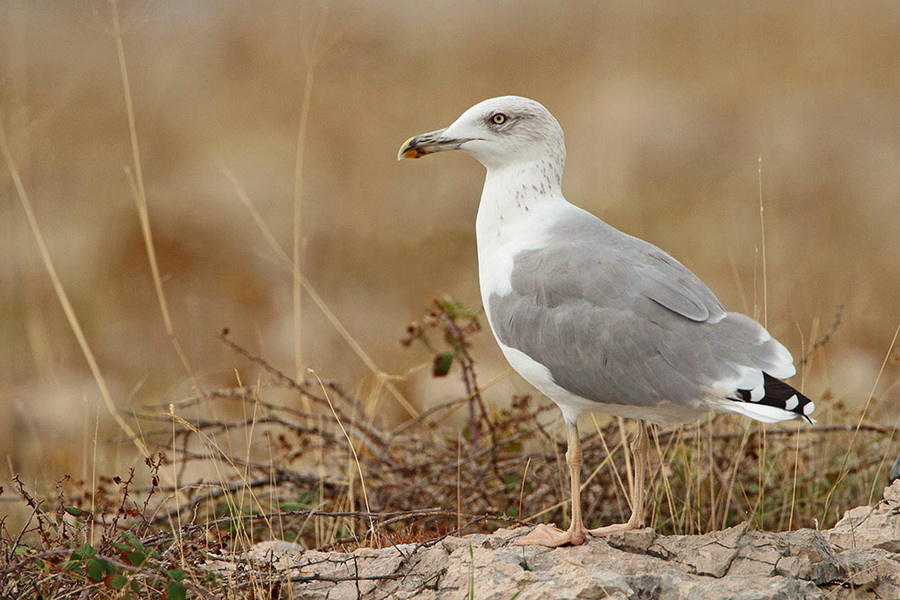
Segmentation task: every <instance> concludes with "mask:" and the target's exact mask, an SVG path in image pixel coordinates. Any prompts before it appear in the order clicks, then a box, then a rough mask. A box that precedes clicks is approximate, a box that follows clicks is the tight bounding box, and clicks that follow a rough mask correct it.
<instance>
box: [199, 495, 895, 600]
mask: <svg viewBox="0 0 900 600" xmlns="http://www.w3.org/2000/svg"><path fill="white" fill-rule="evenodd" d="M527 531H528V529H527V528H517V529H501V530H498V531H496V532H494V533H493V534H490V535H485V534H475V535H469V536H465V537H447V538H444V539H442V540H439V541H436V542H432V543H424V544H403V545H399V546H394V547H391V548H383V549H378V550H373V549H368V548H362V549H359V550H356V551H355V552H352V553H340V552H327V553H326V552H316V551H310V550H304V549H303V548H302V547H301V546H299V545H296V544H290V543H287V542H277V541H273V542H264V543H261V544H257V545H256V546H254V547H253V548H252V549H251V550H250V551H249V552H248V553H247V554H246V556H245V559H246V562H247V563H249V564H250V565H252V568H253V569H254V571H255V572H256V573H257V574H260V573H263V574H264V573H266V572H268V573H272V574H277V575H278V576H280V577H281V581H282V582H283V583H282V585H281V587H280V588H279V589H280V590H281V597H284V598H308V599H310V600H317V599H323V600H324V599H326V598H327V599H328V600H356V599H358V598H367V599H368V598H372V599H384V600H388V599H390V600H393V599H397V600H403V599H411V598H417V599H422V600H450V599H454V600H456V599H460V598H468V597H470V594H471V597H474V598H476V599H477V600H510V599H511V598H516V599H517V600H562V599H571V600H593V599H600V598H604V599H609V600H618V599H626V598H629V599H632V598H634V599H642V600H675V599H681V598H722V599H734V600H768V599H783V600H795V599H809V600H812V599H819V598H822V599H824V598H829V599H839V600H844V599H846V600H861V599H864V598H873V599H874V598H900V481H896V482H894V484H893V486H892V487H890V488H886V489H885V498H884V500H882V501H880V502H879V503H877V504H876V505H874V506H871V507H868V506H867V507H859V508H855V509H852V510H849V511H847V512H846V513H845V515H844V517H843V518H842V519H841V521H840V522H838V523H837V524H836V525H835V527H834V528H832V529H830V530H827V531H821V532H820V531H814V530H810V529H801V530H798V531H789V532H784V533H770V532H765V531H753V530H751V529H750V528H749V526H748V525H747V524H746V523H744V524H741V525H738V526H736V527H731V528H729V529H725V530H723V531H716V532H713V533H709V534H706V535H699V536H660V535H657V534H656V533H654V532H653V531H652V530H649V529H641V530H637V531H631V532H627V533H624V534H619V535H616V536H612V537H610V538H606V539H590V540H588V542H587V543H586V544H584V545H582V546H578V547H566V548H557V549H553V550H551V549H547V548H537V547H519V546H513V545H512V541H513V540H515V539H516V538H518V537H520V536H522V535H524V534H525V533H526V532H527ZM226 566H227V565H225V564H224V563H219V564H217V565H215V568H216V569H217V570H218V571H219V572H223V570H224V569H225V567H226ZM211 567H212V565H211ZM231 568H232V569H233V570H234V569H238V568H243V569H246V568H248V567H247V566H246V564H245V565H235V564H232V565H231ZM273 580H274V579H273Z"/></svg>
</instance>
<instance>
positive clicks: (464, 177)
mask: <svg viewBox="0 0 900 600" xmlns="http://www.w3.org/2000/svg"><path fill="white" fill-rule="evenodd" d="M839 4H840V5H839ZM119 10H120V15H121V19H122V24H123V36H124V48H125V53H126V58H127V61H128V68H129V72H130V77H131V87H132V95H133V100H134V105H135V111H136V122H137V131H138V138H139V144H140V149H141V153H142V159H143V160H142V166H143V174H144V179H145V182H146V187H147V197H148V202H149V211H150V220H151V225H152V228H153V233H154V235H155V239H156V243H157V250H158V257H159V262H160V267H161V270H162V273H163V278H164V285H165V290H166V294H167V297H168V300H169V303H170V308H171V310H172V314H173V319H174V324H175V330H176V333H177V335H178V336H179V339H180V340H181V341H182V343H183V344H184V345H185V348H186V352H187V355H188V357H189V360H190V362H191V364H192V365H193V367H194V369H195V371H196V373H197V374H198V376H199V378H200V380H201V381H202V383H203V385H204V386H205V387H207V388H208V389H212V388H215V387H218V386H227V385H234V384H235V383H236V378H235V369H246V367H247V361H246V360H244V359H242V358H240V357H238V356H236V355H234V354H233V353H232V352H231V351H230V350H228V349H227V348H226V347H225V346H224V345H223V344H222V343H221V342H220V341H219V340H217V339H216V335H217V334H218V333H219V331H221V330H222V329H223V328H225V327H228V328H230V330H231V332H232V337H233V338H234V339H235V340H237V341H239V342H241V343H243V344H244V345H246V346H247V347H249V348H251V349H252V350H253V351H255V352H259V353H260V354H262V355H264V356H265V357H267V359H268V360H269V361H270V362H272V364H274V365H275V366H277V367H279V368H282V369H283V370H285V371H287V372H292V371H293V369H294V366H293V361H294V359H293V356H294V355H293V352H294V342H293V335H294V333H293V323H292V310H291V293H292V282H291V275H290V273H289V271H287V270H286V269H285V268H284V266H283V264H282V263H281V262H279V260H278V258H277V257H276V255H275V253H274V252H273V250H272V248H271V247H270V246H269V245H268V243H267V242H266V240H265V239H264V237H263V235H262V234H261V233H260V231H259V229H258V228H257V226H256V224H255V223H254V221H253V218H252V216H251V214H250V212H248V210H247V208H246V207H245V206H244V205H243V204H242V202H241V201H240V200H239V198H238V194H237V192H236V189H235V186H234V185H233V184H232V182H231V181H229V179H228V177H226V175H225V174H224V172H223V169H224V170H227V171H229V172H231V173H233V174H234V176H235V177H236V178H237V180H238V181H239V182H240V185H241V187H242V188H243V189H244V190H245V192H246V194H247V195H248V196H249V198H250V199H251V200H252V202H253V204H254V206H255V207H256V210H258V212H259V214H260V215H261V216H262V218H263V219H264V220H265V221H266V222H267V223H268V225H269V226H270V227H271V229H272V231H273V233H274V235H275V237H276V238H277V240H278V241H279V243H280V244H281V246H282V247H283V248H284V249H285V250H288V251H289V250H290V247H291V243H292V242H291V235H292V218H293V202H294V200H293V196H294V186H295V180H294V175H295V170H294V163H295V157H296V150H297V140H298V124H299V119H300V109H301V101H302V97H303V90H304V84H305V82H306V81H307V78H308V77H310V74H311V73H312V75H313V76H314V79H313V81H312V96H311V104H310V120H309V130H308V139H307V142H306V146H305V149H306V154H305V162H304V192H305V193H304V204H303V228H304V234H305V254H304V262H303V269H304V272H305V274H306V275H307V277H308V278H309V280H310V281H311V282H312V284H313V285H314V286H315V288H316V289H317V290H318V292H319V293H320V294H321V296H322V297H323V299H324V301H325V303H326V304H327V305H328V307H329V308H330V309H331V310H332V311H333V312H334V313H335V314H336V315H337V317H338V318H339V319H340V320H341V321H342V322H343V324H344V325H345V326H346V328H347V329H348V331H349V332H350V333H351V335H352V336H353V337H354V338H355V339H356V340H357V341H358V342H359V343H360V345H361V346H362V347H363V348H365V350H366V351H367V352H368V353H369V354H370V355H371V356H372V357H373V359H374V360H375V362H376V363H377V365H378V367H379V368H380V369H381V370H383V371H384V372H385V373H389V374H394V375H398V376H401V377H403V379H401V380H399V381H398V386H399V387H400V389H401V390H402V391H403V392H404V393H405V394H406V395H407V396H408V397H409V399H410V400H411V401H412V402H413V403H414V404H416V405H417V406H426V405H428V404H429V403H432V402H435V401H437V400H443V399H447V398H448V397H451V396H454V395H459V394H461V389H460V387H459V385H458V384H457V383H456V382H455V381H454V380H450V381H447V382H443V383H442V385H437V386H436V385H434V384H433V383H432V382H430V381H429V378H428V376H427V370H426V369H422V368H421V367H422V365H424V364H426V363H427V361H428V356H427V354H426V353H425V352H424V351H423V350H421V349H419V350H416V349H404V348H403V347H401V345H400V344H399V343H398V340H399V339H400V338H401V337H402V336H403V334H404V330H405V327H406V325H407V323H409V322H410V321H411V320H413V319H416V318H418V317H419V316H420V315H421V314H422V311H423V309H424V307H425V306H426V305H427V304H428V303H429V301H430V299H431V298H433V297H435V296H437V295H444V294H448V295H451V296H453V297H455V298H458V299H460V300H462V301H464V302H466V303H467V304H469V305H471V306H475V307H477V306H478V305H479V303H480V301H479V297H478V292H477V271H476V260H475V240H474V218H475V211H476V208H477V201H478V196H479V193H480V189H481V183H482V177H483V171H482V168H481V167H480V165H478V164H477V163H475V161H473V160H472V159H470V158H469V157H466V156H464V155H462V154H459V155H441V156H439V157H431V158H429V159H426V160H422V161H415V162H412V161H408V162H403V163H398V162H397V160H396V151H397V148H398V147H399V145H400V144H401V143H402V142H403V141H404V140H405V139H406V138H408V137H409V136H411V135H413V134H416V133H421V132H424V131H430V130H432V129H437V128H439V127H443V126H446V125H448V124H449V123H451V122H452V121H453V120H454V119H455V118H456V117H457V116H458V115H459V114H460V113H461V112H462V111H463V110H465V109H466V108H468V107H469V106H470V105H472V104H474V103H476V102H478V101H480V100H482V99H484V98H487V97H491V96H497V95H503V94H519V95H524V96H529V97H532V98H535V99H537V100H539V101H541V102H542V103H544V104H545V105H546V106H547V107H548V108H549V109H550V110H551V111H552V112H553V113H554V114H555V115H556V117H557V118H558V119H559V120H560V122H561V123H562V126H563V128H564V130H565V132H566V136H567V144H568V148H569V162H568V167H567V171H566V181H565V184H564V191H565V192H566V194H567V196H568V198H569V199H570V200H571V201H573V202H575V203H577V204H580V205H581V206H583V207H585V208H587V209H589V210H591V211H593V212H595V213H596V214H598V215H600V216H601V217H602V218H604V219H605V220H606V221H608V222H610V223H611V224H613V225H615V226H616V227H619V228H620V229H623V230H624V231H626V232H628V233H631V234H634V235H637V236H640V237H643V238H646V239H648V240H650V241H652V242H654V243H656V244H657V245H659V246H661V247H663V248H664V249H666V250H667V251H669V252H671V253H672V254H673V255H674V256H676V257H677V258H678V259H679V260H681V261H682V262H684V263H685V264H686V265H688V267H690V268H691V269H693V270H694V271H695V272H696V273H697V274H698V275H700V276H701V277H702V278H703V279H704V280H705V281H706V282H707V283H708V284H709V285H710V286H711V287H712V289H713V290H714V291H715V292H716V293H717V294H718V295H719V297H720V299H721V300H722V301H723V303H724V304H725V305H726V307H727V308H729V309H731V310H738V311H743V312H747V313H749V314H752V315H755V316H757V317H758V318H763V307H762V305H763V285H762V274H763V273H762V257H761V249H762V246H761V231H760V230H761V228H760V208H759V201H760V200H759V199H760V193H761V194H762V199H763V203H764V206H765V213H764V214H765V236H766V238H765V241H766V243H765V253H766V260H767V282H768V288H767V292H768V305H767V313H766V317H767V320H768V325H769V328H770V330H771V331H772V332H773V333H774V334H775V335H776V336H778V337H779V338H780V339H781V340H782V341H783V342H784V343H785V344H786V345H787V346H788V347H789V348H790V349H791V351H792V352H793V353H794V355H795V357H797V358H799V357H800V356H802V355H804V354H805V353H806V351H807V350H808V349H809V348H810V346H811V344H812V343H813V342H814V341H815V340H816V339H817V338H819V337H821V336H822V335H823V334H824V333H825V332H826V331H827V330H828V329H829V328H830V327H831V324H832V322H833V320H834V315H835V312H836V310H837V308H838V306H840V305H843V306H844V309H843V313H842V315H841V325H840V327H839V328H838V330H837V332H836V333H835V335H834V337H833V339H832V340H831V341H830V343H829V344H827V345H826V346H825V347H824V348H823V349H822V350H821V351H820V352H819V353H817V354H816V355H815V357H814V358H813V359H812V360H811V362H810V363H809V364H808V365H807V366H806V367H805V368H804V369H803V370H802V371H801V375H800V378H799V379H797V380H796V382H797V384H798V385H799V384H802V385H803V387H804V389H805V390H806V391H807V393H809V394H810V395H812V396H815V397H817V398H819V397H823V398H824V399H823V400H822V401H821V402H819V403H818V404H819V407H820V408H819V411H820V412H819V416H820V418H821V419H823V420H825V421H829V420H845V421H850V422H854V423H855V421H856V419H857V418H858V417H859V414H860V410H861V408H862V406H863V405H864V404H865V402H866V400H867V398H868V397H869V394H870V392H872V391H873V390H874V392H875V395H874V404H873V405H872V406H871V407H870V408H869V411H868V416H867V418H868V419H870V420H873V421H877V422H880V423H882V424H885V425H889V426H894V425H896V422H897V418H898V415H900V409H898V405H900V385H898V381H900V355H898V351H897V349H896V348H893V349H892V347H891V340H892V338H893V336H894V334H895V331H896V328H897V326H898V323H900V308H898V307H900V4H898V3H897V2H895V1H893V0H884V1H882V2H854V3H830V2H820V3H783V2H753V3H750V2H724V1H723V2H712V3H710V2H687V1H679V0H674V1H672V0H665V1H664V0H658V1H649V2H594V1H588V0H585V1H580V2H542V1H537V0H535V1H532V2H507V1H504V2H480V1H479V2H468V1H459V0H452V1H451V0H447V1H443V0H428V1H425V2H411V1H410V2H407V1H403V2H381V1H374V0H371V1H363V0H358V1H336V2H327V3H316V2H268V3H260V2H252V3H251V2H240V1H225V0H216V1H211V0H210V1H205V2H179V1H172V0H147V1H141V2H122V3H121V4H120V5H119ZM111 23H112V22H111V18H110V7H109V4H108V3H107V2H105V1H101V0H96V1H89V0H84V1H80V2H57V1H53V0H47V1H40V0H0V118H2V120H3V124H4V127H5V129H6V132H7V136H8V138H9V140H10V146H11V149H12V152H13V154H14V157H15V160H16V162H17V165H18V168H19V169H20V170H21V172H22V175H23V178H24V184H25V187H26V188H27V191H28V193H29V194H30V196H31V200H32V202H33V203H34V206H35V211H36V213H37V218H38V220H39V222H40V225H41V227H42V228H43V231H44V234H45V235H46V237H47V239H48V242H49V245H50V252H51V254H52V256H53V258H54V260H55V261H56V265H57V268H58V270H59V273H60V277H61V279H62V282H63V284H64V285H65V287H66V289H67V291H68V293H69V294H70V297H71V299H72V301H73V304H74V307H75V310H76V312H77V314H78V316H79V318H80V319H81V322H82V324H83V326H84V327H85V330H86V334H87V337H88V340H89V342H90V344H91V346H92V348H93V350H94V352H95V353H96V354H97V356H98V359H99V361H100V367H101V369H102V371H103V373H104V375H105V376H106V378H107V380H108V381H109V383H110V385H111V387H112V391H113V395H114V399H115V401H116V403H117V405H118V406H119V407H120V408H121V409H122V410H128V409H130V408H133V407H136V406H144V405H148V404H154V403H166V402H169V401H174V400H178V399H181V398H184V397H186V396H189V395H191V393H192V390H191V383H190V380H189V378H188V376H187V374H186V373H185V370H184V369H183V368H182V367H181V364H180V363H179V361H178V358H177V356H176V355H175V352H174V351H173V349H172V345H171V343H170V341H169V340H168V338H167V336H166V332H165V329H164V326H163V322H162V318H161V315H160V310H159V306H158V303H157V301H156V296H155V293H154V289H153V283H152V279H151V276H150V271H149V267H148V264H147V258H146V254H145V252H144V248H143V241H142V238H141V235H140V228H139V221H138V216H137V210H136V208H135V203H134V200H133V197H132V193H131V190H130V187H129V182H128V178H127V176H126V174H125V171H124V169H125V168H126V167H128V166H129V165H131V149H130V139H129V134H128V127H127V120H126V114H125V108H124V100H123V93H122V83H121V80H120V76H119V71H118V62H117V55H116V45H115V39H114V36H113V34H112V24H111ZM317 31H318V32H319V33H318V37H317V34H316V32H317ZM760 159H761V162H760ZM760 165H761V166H760ZM760 168H761V174H760ZM760 180H761V182H762V185H761V188H760ZM303 307H304V313H303V329H302V331H303V347H304V356H305V357H306V363H307V364H309V365H310V366H312V367H314V368H315V369H316V371H317V373H319V374H320V375H321V376H322V377H327V378H332V379H337V380H339V381H341V382H342V383H343V384H344V386H345V387H346V388H347V389H349V390H351V391H353V392H354V393H356V394H358V395H359V396H360V397H362V398H368V397H370V395H373V394H374V392H373V389H375V388H376V382H375V377H374V376H373V374H372V373H371V371H370V370H369V369H368V368H366V366H365V365H364V364H363V363H362V361H361V360H360V359H359V357H358V356H357V354H356V353H355V352H354V351H352V350H351V348H350V347H349V346H348V344H347V343H346V342H345V341H344V340H343V339H342V338H341V336H340V335H339V334H338V333H337V332H336V331H335V329H334V327H333V326H332V325H331V324H330V323H329V322H328V321H327V319H325V318H324V317H323V315H322V312H321V311H320V310H318V309H317V308H316V307H315V305H314V303H313V302H311V301H310V300H309V298H308V297H307V298H305V299H304V304H303ZM475 354H476V359H478V360H479V361H480V363H481V370H482V380H483V381H486V380H488V379H490V378H491V377H493V376H495V375H497V374H499V373H502V372H503V371H505V369H506V366H505V364H503V363H502V359H501V357H500V354H499V351H498V350H497V349H496V348H495V346H494V343H493V340H492V339H490V336H489V335H488V334H486V333H485V334H482V335H481V336H479V337H478V338H477V343H476V347H475ZM885 360H887V365H886V367H885V368H884V371H883V372H882V373H881V374H880V377H879V372H880V370H881V367H882V364H883V363H884V362H885ZM242 373H244V374H246V373H252V371H249V370H247V371H242ZM247 383H253V381H249V382H247ZM527 389H528V388H527V386H526V385H525V384H524V383H522V382H521V381H520V380H518V379H517V378H515V377H510V378H507V379H506V380H504V382H503V383H502V384H501V385H498V386H496V387H494V388H491V390H489V392H488V394H487V397H488V399H489V400H491V401H497V402H499V401H502V400H504V399H506V398H508V397H509V395H510V394H511V393H512V392H513V391H514V390H519V391H525V390H527ZM380 402H381V406H382V407H383V412H384V413H385V414H387V415H389V416H391V417H392V418H395V419H399V418H401V417H402V415H403V413H402V411H401V410H399V408H398V407H397V406H396V404H395V402H394V401H393V400H392V399H390V397H384V398H382V399H381V400H380ZM839 402H841V403H844V404H846V405H847V406H848V407H849V412H847V413H841V412H840V411H834V410H833V409H834V407H835V406H837V403H839ZM98 426H99V434H98V439H99V445H98V446H97V448H98V453H99V454H100V455H103V454H108V455H109V459H110V460H115V457H116V456H118V454H117V453H118V452H124V453H125V456H126V460H127V456H128V455H129V454H130V453H133V449H132V448H131V447H124V450H123V447H122V446H120V445H117V444H112V443H109V442H108V440H109V439H110V438H112V437H114V436H117V435H119V432H118V431H117V430H116V428H115V427H113V426H112V425H111V419H110V418H109V415H108V413H107V411H106V410H105V409H104V408H103V406H102V402H101V400H100V396H99V394H98V392H97V386H96V384H95V383H94V381H93V379H92V377H91V375H90V372H89V370H88V368H87V365H86V362H85V360H84V357H83V356H82V354H81V352H80V351H79V349H78V346H77V343H76V341H75V339H74V337H73V335H72V333H71V330H70V328H69V326H68V324H67V323H66V321H65V318H64V316H63V313H62V311H61V309H60V306H59V303H58V301H57V299H56V296H55V294H54V292H53V288H52V285H51V283H50V281H49V278H48V276H47V273H46V271H45V269H44V267H43V265H42V263H41V260H40V257H39V254H38V252H37V248H36V245H35V242H34V239H33V237H32V235H31V232H30V230H29V229H28V226H27V222H26V220H25V217H24V213H23V210H22V207H21V206H20V203H19V200H18V197H17V195H16V193H15V190H14V188H13V186H12V183H11V180H10V177H9V173H8V171H7V170H6V168H5V166H4V167H3V168H2V169H0V455H2V457H3V458H4V461H3V463H4V464H3V466H2V467H0V482H2V481H4V480H7V478H8V476H9V474H10V469H12V470H14V471H18V472H20V473H22V474H23V475H24V476H25V478H27V479H30V480H32V481H35V480H38V481H41V480H43V481H52V480H55V479H57V478H59V477H61V476H62V475H63V474H65V473H69V472H71V471H73V470H79V469H81V468H83V467H84V464H85V463H88V462H91V461H93V460H97V458H96V457H93V455H92V452H93V451H92V450H90V448H91V447H92V443H93V442H92V440H93V438H94V435H95V433H94V432H95V428H97V427H98Z"/></svg>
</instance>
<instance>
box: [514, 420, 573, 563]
mask: <svg viewBox="0 0 900 600" xmlns="http://www.w3.org/2000/svg"><path fill="white" fill-rule="evenodd" d="M566 438H567V443H568V448H567V449H566V464H567V465H568V466H569V482H570V483H571V500H572V521H571V523H570V524H569V529H568V530H567V531H563V530H562V529H558V528H556V527H552V526H548V525H543V524H542V525H538V526H537V527H535V528H534V529H533V530H532V531H531V533H529V534H528V535H526V536H525V537H522V538H519V539H517V540H516V541H515V542H513V543H514V544H515V545H516V546H546V547H548V548H556V547H558V546H564V545H565V544H572V545H573V546H579V545H581V544H583V543H584V541H585V539H587V535H588V533H589V532H588V530H587V529H585V527H584V523H583V522H582V520H581V462H582V461H581V438H580V437H579V436H578V425H577V423H569V422H568V421H566Z"/></svg>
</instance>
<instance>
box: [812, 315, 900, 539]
mask: <svg viewBox="0 0 900 600" xmlns="http://www.w3.org/2000/svg"><path fill="white" fill-rule="evenodd" d="M898 336H900V323H898V324H897V329H895V330H894V337H893V338H891V343H890V344H888V349H887V352H885V353H884V360H883V361H881V368H880V369H878V375H876V376H875V382H874V383H873V384H872V391H870V392H869V395H868V397H867V398H866V404H865V406H864V407H863V410H862V413H860V415H859V420H858V421H857V422H856V427H855V428H854V429H853V435H852V436H851V437H850V444H848V446H847V452H845V453H844V458H843V460H842V461H841V468H840V471H839V474H838V476H837V478H836V479H835V482H834V484H833V485H832V486H831V489H829V490H828V495H827V496H826V497H825V507H824V509H823V512H822V520H823V521H825V519H826V517H827V516H828V511H829V509H830V508H831V502H832V500H833V499H834V494H835V492H836V491H837V487H838V486H839V485H840V484H841V483H842V482H843V481H844V479H845V478H846V477H847V475H848V474H849V469H847V463H848V462H849V461H850V453H851V452H853V451H854V449H855V444H856V437H857V435H858V434H859V431H860V427H861V426H862V423H863V421H864V420H865V418H866V415H867V414H868V412H869V407H870V406H871V405H872V398H874V397H875V390H876V389H877V388H878V382H879V381H881V375H882V374H883V373H884V369H885V367H887V364H888V361H889V360H890V358H891V353H892V352H893V351H894V346H896V345H897V337H898ZM873 489H874V487H873ZM871 500H872V498H871V497H870V498H869V501H870V502H871Z"/></svg>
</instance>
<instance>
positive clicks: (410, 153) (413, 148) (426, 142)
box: [397, 129, 473, 160]
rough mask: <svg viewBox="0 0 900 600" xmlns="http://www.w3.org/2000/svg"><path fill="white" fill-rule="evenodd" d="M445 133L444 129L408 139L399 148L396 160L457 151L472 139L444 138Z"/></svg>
mask: <svg viewBox="0 0 900 600" xmlns="http://www.w3.org/2000/svg"><path fill="white" fill-rule="evenodd" d="M445 131H446V129H438V130H437V131H430V132H428V133H423V134H421V135H415V136H413V137H411V138H409V139H408V140H406V141H405V142H403V145H402V146H400V151H399V152H398V153H397V160H403V159H404V158H420V157H422V156H425V155H426V154H433V153H435V152H443V151H444V150H458V149H459V147H460V146H462V145H463V144H465V143H466V142H470V141H472V139H473V138H449V137H444V135H443V134H444V132H445Z"/></svg>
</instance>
